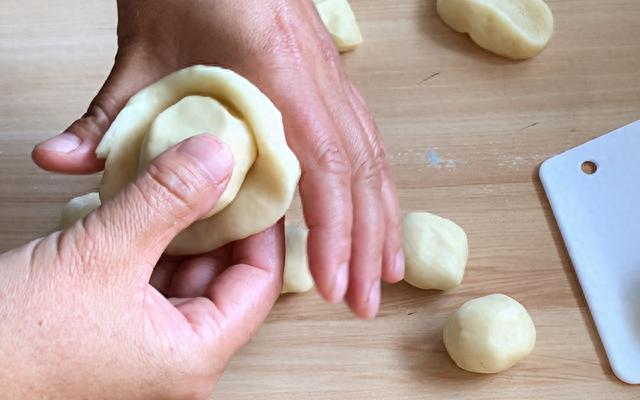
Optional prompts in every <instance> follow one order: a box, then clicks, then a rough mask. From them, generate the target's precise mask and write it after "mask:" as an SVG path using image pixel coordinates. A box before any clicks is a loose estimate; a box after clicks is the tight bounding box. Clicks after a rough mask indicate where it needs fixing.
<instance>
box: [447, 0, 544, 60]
mask: <svg viewBox="0 0 640 400" xmlns="http://www.w3.org/2000/svg"><path fill="white" fill-rule="evenodd" d="M437 9H438V15H440V18H442V20H443V21H444V22H445V23H446V24H447V25H449V26H450V27H451V28H453V29H454V30H456V31H458V32H460V33H468V34H469V36H471V39H472V40H473V41H474V42H476V43H477V44H478V46H480V47H482V48H484V49H486V50H489V51H491V52H493V53H496V54H498V55H501V56H504V57H508V58H513V59H526V58H531V57H533V56H535V55H537V54H538V53H540V52H541V51H542V50H543V49H544V48H545V47H546V45H547V43H549V40H551V36H552V35H553V15H552V14H551V10H549V7H548V6H547V5H546V4H545V2H544V1H542V0H438V3H437Z"/></svg>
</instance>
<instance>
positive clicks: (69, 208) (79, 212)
mask: <svg viewBox="0 0 640 400" xmlns="http://www.w3.org/2000/svg"><path fill="white" fill-rule="evenodd" d="M98 207H100V195H99V194H98V193H88V194H85V195H84V196H79V197H76V198H73V199H71V200H69V202H68V203H67V204H65V206H64V208H63V209H62V215H61V216H60V229H67V228H68V227H70V226H71V225H73V224H74V223H75V222H76V221H78V220H81V219H82V218H84V217H86V216H87V215H89V214H91V213H92V212H93V211H94V210H95V209H96V208H98Z"/></svg>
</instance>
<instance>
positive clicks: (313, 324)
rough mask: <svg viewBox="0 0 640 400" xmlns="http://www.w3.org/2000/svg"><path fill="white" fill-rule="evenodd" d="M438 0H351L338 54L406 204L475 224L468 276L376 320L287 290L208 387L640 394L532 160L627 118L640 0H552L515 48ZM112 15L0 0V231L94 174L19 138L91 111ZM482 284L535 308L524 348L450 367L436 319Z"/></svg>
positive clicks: (91, 4)
mask: <svg viewBox="0 0 640 400" xmlns="http://www.w3.org/2000/svg"><path fill="white" fill-rule="evenodd" d="M295 1H297V0H295ZM434 3H435V0H353V6H354V9H355V11H356V14H357V16H358V18H359V20H360V22H361V27H362V31H363V33H364V36H365V38H366V43H365V44H364V45H363V46H362V47H361V48H359V49H358V50H357V51H356V52H355V53H353V54H348V55H346V56H345V58H344V62H345V65H346V68H347V70H348V71H349V73H350V75H351V77H352V78H353V80H354V81H355V82H356V83H357V85H358V86H359V87H360V88H361V89H362V91H363V93H364V95H365V97H366V99H367V100H368V102H369V105H370V107H371V110H372V112H373V114H374V115H375V117H376V119H377V121H378V123H379V125H380V127H381V129H382V131H383V133H384V136H385V139H386V143H387V147H388V150H389V154H390V158H391V161H392V164H393V168H394V172H395V176H396V178H397V183H398V186H399V191H400V198H401V204H402V207H403V209H404V210H405V211H410V210H428V211H432V212H435V213H438V214H441V215H443V216H446V217H449V218H452V219H454V220H455V221H457V222H458V223H460V224H461V225H462V226H463V227H464V228H465V229H466V231H467V232H468V235H469V238H470V246H471V256H470V260H469V265H468V270H467V274H466V278H465V281H464V284H463V285H462V286H461V287H460V288H459V289H457V290H454V291H452V292H450V293H446V294H441V293H436V292H426V291H420V290H416V289H413V288H411V287H409V286H408V285H406V284H398V285H395V286H387V287H384V293H383V300H382V308H381V311H380V316H379V318H378V319H377V320H375V321H373V322H363V321H358V320H355V319H354V318H353V316H352V315H351V314H350V313H349V312H348V311H347V309H346V308H345V307H344V306H331V305H328V304H325V303H323V302H322V301H321V300H320V299H319V297H318V296H317V295H316V294H314V293H311V294H308V295H298V296H287V297H284V298H282V299H281V300H280V301H279V302H278V304H277V305H276V307H275V309H274V311H273V313H272V315H271V316H270V317H269V319H268V321H267V323H266V324H265V325H264V326H263V327H262V328H261V329H260V331H259V333H258V335H257V337H256V338H255V339H254V340H253V342H252V343H251V344H250V345H249V346H247V347H246V348H245V349H244V350H243V351H242V352H241V353H240V354H239V355H238V356H237V357H236V358H235V359H234V360H233V362H232V364H231V366H230V367H229V369H228V371H227V373H226V374H225V375H224V377H223V379H222V381H221V382H220V383H219V384H218V386H217V391H216V398H220V399H264V400H266V399H298V398H305V399H323V400H327V399H445V398H455V399H487V400H489V399H491V400H497V399H514V398H526V399H560V398H567V399H568V398H572V399H573V398H574V399H638V398H640V388H638V387H631V386H627V385H624V384H622V383H620V382H619V381H617V380H616V378H615V377H614V376H613V375H612V372H611V369H610V367H609V366H608V364H607V361H606V356H605V354H604V352H603V349H602V346H601V344H600V342H599V338H598V335H597V332H596V331H595V329H594V325H593V322H592V320H591V317H590V315H589V313H588V310H587V308H586V306H585V302H584V299H583V296H582V293H581V291H580V288H579V286H578V284H577V282H576V277H575V275H574V272H573V270H572V267H571V264H570V261H569V259H568V256H567V253H566V251H565V249H564V247H563V244H562V241H561V238H560V235H559V233H558V229H557V227H556V225H555V222H554V220H553V216H552V214H551V212H550V210H549V205H548V204H547V201H546V199H545V196H544V193H543V190H542V188H541V185H540V182H539V180H538V178H537V167H538V165H539V164H540V162H541V161H543V160H544V159H546V158H548V157H550V156H552V155H554V154H556V153H559V152H561V151H563V150H566V149H569V148H571V147H573V146H575V145H578V144H580V143H583V142H585V141H587V140H589V139H591V138H594V137H596V136H598V135H600V134H603V133H605V132H608V131H610V130H612V129H614V128H617V127H619V126H622V125H624V124H627V123H629V122H631V121H633V120H636V119H638V118H640V41H639V38H640V24H639V23H638V21H640V3H639V2H638V1H637V0H607V1H601V0H549V1H548V3H549V5H550V6H551V8H552V10H553V12H554V14H555V17H556V35H555V38H554V40H553V42H552V43H551V45H550V47H549V48H548V49H547V50H546V51H545V52H544V53H543V54H542V55H540V56H539V57H537V58H535V59H533V60H531V61H527V62H511V61H507V60H504V59H502V58H499V57H496V56H492V55H490V54H488V53H486V52H484V51H482V50H480V49H479V48H477V47H476V46H475V45H474V44H473V43H472V42H471V41H470V40H469V39H468V38H467V37H465V36H463V35H459V34H456V33H454V32H453V31H451V30H450V29H448V28H447V27H446V26H445V25H444V24H443V23H442V22H440V20H439V19H438V18H437V16H436V14H435V6H434ZM115 26H116V17H115V4H114V1H113V0H51V1H41V0H3V1H2V6H1V7H0V250H1V251H4V250H7V249H10V248H12V247H14V246H17V245H19V244H22V243H24V242H25V241H27V240H29V239H31V238H34V237H36V236H38V235H43V234H45V233H47V232H49V231H51V230H52V229H54V227H55V226H56V223H57V218H58V213H59V210H60V207H61V205H62V204H63V202H64V201H66V200H67V199H68V198H69V197H71V196H72V195H76V194H81V193H85V192H87V191H89V190H92V189H94V188H95V187H96V184H97V177H95V176H93V177H82V178H80V177H63V176H54V175H49V174H46V173H43V172H41V171H39V170H38V169H37V168H35V167H34V166H33V165H32V164H31V162H30V159H29V152H30V150H31V147H32V146H33V144H35V143H36V142H37V141H39V140H41V139H43V138H45V137H48V136H50V135H52V134H54V133H57V132H58V131H59V130H60V129H63V128H65V127H66V126H67V125H68V123H69V122H70V121H72V120H73V119H75V118H76V117H77V116H78V115H80V114H81V113H82V112H83V111H84V109H85V107H86V105H87V104H88V101H89V100H90V99H91V97H92V96H93V94H94V93H95V92H96V90H97V89H98V88H99V86H100V85H101V83H102V81H103V79H104V78H105V76H106V74H107V73H108V71H109V69H110V64H111V61H112V58H113V55H114V54H115ZM639 151H640V150H639ZM293 214H294V215H295V214H296V211H295V210H294V211H293ZM494 292H503V293H506V294H509V295H511V296H513V297H515V298H516V299H518V300H519V301H521V302H522V303H523V304H524V305H525V306H526V307H527V308H528V309H529V311H530V312H531V314H532V317H533V319H534V321H535V323H536V325H537V328H538V342H537V346H536V349H535V351H534V353H533V354H532V355H531V356H530V357H528V358H527V359H526V360H525V361H523V362H522V363H521V364H520V365H518V366H517V367H515V368H513V369H512V370H510V371H508V372H505V373H503V374H499V375H495V376H478V375H474V374H470V373H466V372H463V371H461V370H459V369H457V368H456V367H455V366H454V364H453V363H452V362H451V361H450V360H449V358H448V357H447V355H446V352H445V350H444V348H443V345H442V341H441V331H442V328H443V326H444V324H445V322H446V320H447V317H448V316H449V315H450V314H451V313H452V312H453V311H454V310H455V309H456V308H457V307H458V306H459V305H461V304H462V303H463V302H464V301H466V300H468V299H471V298H474V297H477V296H480V295H484V294H490V293H494ZM639 368H640V366H639Z"/></svg>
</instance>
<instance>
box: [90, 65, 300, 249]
mask: <svg viewBox="0 0 640 400" xmlns="http://www.w3.org/2000/svg"><path fill="white" fill-rule="evenodd" d="M202 133H208V134H212V135H216V136H218V137H220V139H221V140H222V141H224V142H225V144H226V145H227V146H228V147H229V149H230V151H231V152H232V154H233V156H234V160H235V162H236V168H234V172H233V175H232V179H231V181H230V182H229V186H228V187H227V189H226V191H225V193H224V194H223V197H222V199H221V202H220V203H219V204H218V205H217V206H216V208H215V209H214V210H212V212H211V213H210V214H209V216H208V217H206V218H204V219H202V220H200V221H198V222H196V223H194V224H193V225H191V226H190V227H189V228H187V229H186V230H185V231H183V232H182V233H181V234H180V235H178V237H176V239H175V240H174V241H173V242H172V243H171V245H170V246H169V247H168V249H167V253H168V254H171V255H190V254H200V253H204V252H207V251H210V250H214V249H216V248H218V247H220V246H223V245H225V244H227V243H230V242H232V241H235V240H239V239H244V238H246V237H248V236H251V235H253V234H256V233H258V232H261V231H263V230H265V229H267V228H268V227H270V226H271V225H273V224H274V223H275V222H277V221H278V220H279V219H280V218H282V216H283V215H284V213H285V211H286V210H287V209H288V208H289V205H290V204H291V200H292V198H293V194H294V192H295V189H296V187H297V184H298V180H299V178H300V164H299V163H298V160H297V159H296V157H295V155H294V154H293V152H292V151H291V149H290V148H289V147H288V145H287V142H286V140H285V136H284V128H283V124H282V116H281V115H280V112H279V111H278V110H277V109H276V107H275V106H274V105H273V103H271V101H270V100H269V99H268V98H267V97H266V96H265V95H264V94H263V93H262V92H260V90H259V89H258V88H256V87H255V86H254V85H253V84H251V83H250V82H249V81H247V80H246V79H244V78H243V77H241V76H240V75H238V74H236V73H234V72H232V71H229V70H226V69H222V68H218V67H210V66H202V65H197V66H193V67H189V68H185V69H183V70H180V71H178V72H175V73H173V74H171V75H169V76H167V77H165V78H163V79H161V80H160V81H158V82H156V83H154V84H152V85H151V86H149V87H147V88H145V89H143V90H141V91H140V92H139V93H137V94H136V95H135V96H133V97H132V98H131V99H130V100H129V102H128V103H127V105H126V107H125V108H124V109H123V110H122V111H121V112H120V114H119V115H118V116H117V118H116V119H115V121H114V122H113V124H112V125H111V128H109V130H108V131H107V133H106V134H105V136H104V138H103V139H102V142H101V143H100V145H99V146H98V149H97V150H96V153H97V155H98V156H99V157H100V158H106V165H105V171H104V175H103V177H102V182H101V184H100V198H101V199H102V201H103V202H104V201H107V200H109V199H111V198H113V197H114V196H115V194H116V193H118V191H120V189H122V188H123V187H124V186H125V185H126V184H127V183H129V182H131V181H133V180H134V179H135V178H136V176H137V174H138V172H139V171H140V170H142V169H144V167H145V166H146V165H147V164H148V163H149V162H150V160H151V159H153V157H155V156H156V155H158V154H160V153H162V152H163V151H164V150H166V149H167V148H169V147H170V146H171V145H172V144H175V143H178V142H180V141H181V140H184V139H186V138H188V137H191V136H194V135H197V134H202Z"/></svg>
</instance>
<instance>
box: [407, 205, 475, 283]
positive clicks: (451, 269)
mask: <svg viewBox="0 0 640 400" xmlns="http://www.w3.org/2000/svg"><path fill="white" fill-rule="evenodd" d="M403 230H404V253H405V260H406V261H405V278H404V279H405V281H407V282H408V283H409V284H411V285H413V286H415V287H417V288H420V289H439V290H449V289H453V288H455V287H457V286H459V285H460V283H461V282H462V278H463V276H464V270H465V266H466V264H467V258H468V255H469V249H468V244H467V235H466V234H465V232H464V230H462V228H461V227H459V226H458V225H456V224H455V223H454V222H452V221H449V220H448V219H445V218H442V217H439V216H437V215H433V214H429V213H419V212H413V213H409V214H407V216H406V217H405V218H404V222H403Z"/></svg>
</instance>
